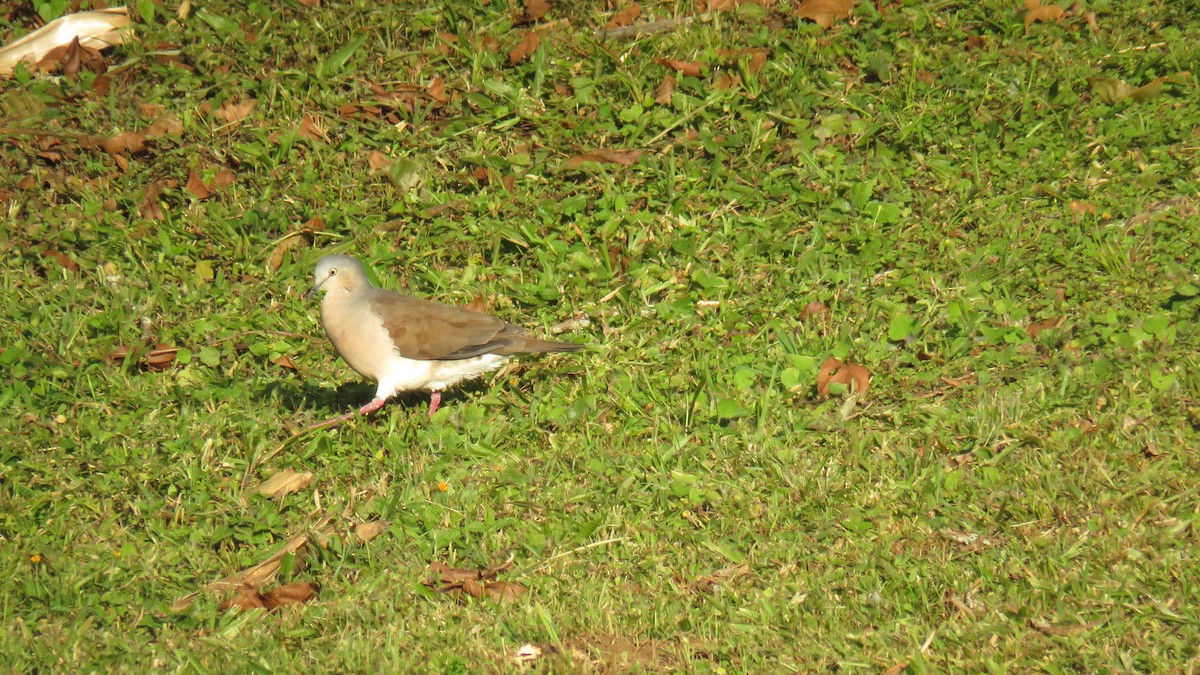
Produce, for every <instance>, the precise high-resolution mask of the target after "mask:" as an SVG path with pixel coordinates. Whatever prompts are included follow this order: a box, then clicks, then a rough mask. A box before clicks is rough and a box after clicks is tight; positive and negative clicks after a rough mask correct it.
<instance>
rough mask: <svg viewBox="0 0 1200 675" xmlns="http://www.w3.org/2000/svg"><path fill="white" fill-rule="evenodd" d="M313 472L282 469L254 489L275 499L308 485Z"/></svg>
mask: <svg viewBox="0 0 1200 675" xmlns="http://www.w3.org/2000/svg"><path fill="white" fill-rule="evenodd" d="M313 478H314V476H313V474H312V472H311V471H305V472H304V473H298V472H296V471H292V470H291V469H283V470H282V471H279V472H278V473H276V474H275V475H273V476H271V477H270V478H268V479H267V480H265V481H263V482H262V483H261V484H260V485H259V486H258V487H256V488H254V491H255V492H257V493H258V494H260V495H262V496H264V497H270V498H271V499H275V498H277V497H283V496H285V495H289V494H291V493H293V492H297V491H299V490H303V489H304V488H305V487H308V484H309V483H311V482H313Z"/></svg>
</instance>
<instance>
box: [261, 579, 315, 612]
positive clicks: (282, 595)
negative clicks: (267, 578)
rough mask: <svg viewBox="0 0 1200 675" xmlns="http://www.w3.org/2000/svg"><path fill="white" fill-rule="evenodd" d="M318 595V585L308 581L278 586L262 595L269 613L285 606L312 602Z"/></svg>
mask: <svg viewBox="0 0 1200 675" xmlns="http://www.w3.org/2000/svg"><path fill="white" fill-rule="evenodd" d="M316 594H317V586H316V584H311V583H308V582H307V581H297V582H294V583H290V584H284V585H282V586H276V587H275V588H273V589H271V590H270V591H268V592H266V593H263V594H262V600H263V604H264V605H265V606H266V608H267V611H271V610H274V609H276V608H277V607H283V606H285V605H298V604H302V603H305V602H308V601H309V600H312V599H313V597H315V596H316Z"/></svg>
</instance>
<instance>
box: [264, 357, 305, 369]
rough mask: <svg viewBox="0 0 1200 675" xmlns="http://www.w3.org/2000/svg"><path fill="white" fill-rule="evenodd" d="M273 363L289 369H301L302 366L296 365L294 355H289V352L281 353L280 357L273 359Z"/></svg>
mask: <svg viewBox="0 0 1200 675" xmlns="http://www.w3.org/2000/svg"><path fill="white" fill-rule="evenodd" d="M271 363H274V364H275V365H277V366H279V367H280V368H287V369H288V370H300V368H299V367H297V366H296V362H295V361H293V360H292V357H290V356H288V355H287V354H280V355H279V356H278V357H276V358H275V359H274V360H272V361H271Z"/></svg>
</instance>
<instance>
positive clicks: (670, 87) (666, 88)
mask: <svg viewBox="0 0 1200 675" xmlns="http://www.w3.org/2000/svg"><path fill="white" fill-rule="evenodd" d="M674 93H675V76H674V75H664V76H663V80H662V82H660V83H659V84H658V92H657V93H655V95H654V102H655V103H657V104H659V105H670V104H671V97H672V95H674Z"/></svg>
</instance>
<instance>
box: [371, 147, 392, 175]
mask: <svg viewBox="0 0 1200 675" xmlns="http://www.w3.org/2000/svg"><path fill="white" fill-rule="evenodd" d="M367 165H368V166H370V167H371V168H372V169H373V170H375V171H387V170H388V168H390V167H391V166H392V160H391V158H389V157H388V156H387V155H385V154H383V153H382V152H380V151H378V150H372V151H371V152H370V154H368V155H367Z"/></svg>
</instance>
